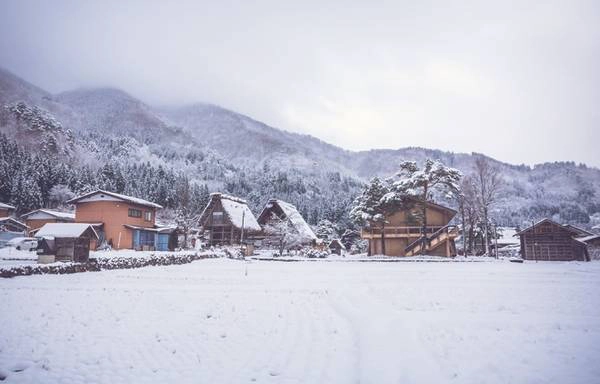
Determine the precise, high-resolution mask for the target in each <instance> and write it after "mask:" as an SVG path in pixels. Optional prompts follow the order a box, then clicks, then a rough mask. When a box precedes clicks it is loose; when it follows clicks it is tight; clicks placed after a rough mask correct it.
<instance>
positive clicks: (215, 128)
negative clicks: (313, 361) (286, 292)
mask: <svg viewBox="0 0 600 384" xmlns="http://www.w3.org/2000/svg"><path fill="white" fill-rule="evenodd" d="M19 101H23V102H25V104H26V105H27V106H28V107H29V108H36V107H39V108H41V109H43V110H45V111H47V112H48V114H49V115H50V116H52V117H53V118H55V119H56V120H57V121H58V122H59V123H60V126H61V127H62V129H64V130H65V131H69V130H70V131H72V132H73V135H74V137H75V144H72V143H71V144H69V145H74V147H75V149H74V150H73V151H72V152H73V157H74V158H75V159H77V162H83V163H85V164H89V165H90V166H92V167H100V166H102V165H103V164H105V163H108V162H119V163H121V164H123V163H142V162H143V163H150V164H152V165H153V166H163V167H165V168H169V169H174V170H176V171H177V172H183V173H184V174H185V175H186V176H187V177H188V178H189V179H190V180H191V181H192V182H197V183H202V184H206V185H207V186H208V187H209V189H210V190H217V189H218V190H224V191H226V192H229V193H233V194H239V195H242V196H244V197H246V198H248V199H249V200H250V204H251V207H253V209H254V208H257V209H259V208H260V207H261V205H262V204H264V203H265V202H266V199H268V198H269V197H277V198H282V199H288V200H290V202H292V203H294V204H295V205H296V206H298V208H299V209H300V210H301V212H302V213H303V215H308V216H309V221H311V223H314V220H316V218H318V217H320V216H319V213H318V212H320V210H322V206H323V205H327V206H329V207H331V206H333V205H336V207H334V208H332V209H334V210H335V211H336V212H337V213H336V214H335V216H340V215H344V214H345V215H346V216H347V212H345V213H344V210H345V209H347V204H349V202H350V201H351V200H352V198H353V197H354V196H355V195H356V193H357V191H358V188H359V185H360V182H362V181H365V180H367V179H369V178H370V177H373V176H375V175H377V176H383V177H388V176H391V175H393V174H394V172H395V171H396V169H397V167H398V164H399V163H400V162H401V161H403V160H416V161H418V162H419V161H422V160H424V159H425V158H435V159H440V160H441V161H442V162H444V163H445V164H447V165H450V166H453V167H455V168H458V169H459V170H461V171H462V172H463V173H470V172H471V171H472V169H473V163H474V159H475V155H476V154H464V153H452V152H444V151H439V150H434V149H425V148H401V149H397V150H377V149H375V150H370V151H360V152H354V151H348V150H345V149H342V148H340V147H337V146H335V145H331V144H328V143H325V142H323V141H321V140H319V139H317V138H314V137H311V136H308V135H301V134H296V133H291V132H286V131H284V130H280V129H276V128H273V127H270V126H268V125H266V124H263V123H261V122H259V121H256V120H254V119H252V118H250V117H248V116H244V115H242V114H239V113H236V112H233V111H230V110H227V109H224V108H221V107H219V106H215V105H211V104H193V105H188V106H182V107H171V108H157V107H152V106H149V105H147V104H145V103H144V102H142V101H141V100H139V99H136V98H135V97H133V96H131V95H129V94H127V93H126V92H123V91H121V90H118V89H112V88H96V89H78V90H74V91H68V92H64V93H61V94H58V95H51V94H50V93H48V92H46V91H44V90H42V89H40V88H38V87H36V86H34V85H32V84H30V83H28V82H26V81H25V80H22V79H20V78H18V77H17V76H15V75H13V74H11V73H9V72H7V71H4V70H0V103H1V105H0V106H1V107H2V108H1V109H0V132H3V133H5V134H6V135H7V136H8V137H9V138H13V139H17V138H18V136H17V135H16V134H15V132H16V131H15V130H14V124H13V123H10V118H11V117H10V116H9V115H7V109H6V108H5V106H6V105H10V104H11V103H12V104H14V103H16V102H19ZM7 116H8V117H7ZM11 127H12V128H11ZM27 132H28V134H31V135H34V136H35V134H36V131H32V130H28V131H27ZM40 135H41V133H40ZM29 140H31V141H32V142H35V137H29ZM40 140H41V136H40ZM63 142H68V141H64V140H59V145H63V144H62V143H63ZM478 156H479V155H478ZM489 160H490V161H491V162H492V163H494V164H495V165H496V166H498V167H500V168H501V170H502V175H503V178H504V180H505V183H504V184H505V188H504V194H505V199H504V201H503V202H502V203H501V204H499V206H498V207H497V212H498V215H499V217H500V218H501V220H502V221H503V222H505V223H507V222H509V221H511V220H513V219H514V220H515V221H517V222H518V221H522V220H524V219H525V218H529V217H530V216H531V217H540V216H553V215H557V214H559V213H560V215H561V219H562V220H568V221H573V222H579V221H585V220H586V218H585V217H584V216H586V215H587V217H589V216H590V215H593V214H594V213H596V212H598V215H599V216H600V192H596V191H600V170H598V169H596V168H590V167H586V166H585V165H576V164H574V163H564V162H563V163H547V164H542V165H538V166H535V167H528V166H522V165H511V164H506V163H502V162H499V161H496V160H494V159H489ZM263 194H269V195H270V196H263ZM330 200H333V201H330ZM311 212H312V213H311ZM311 217H312V219H311ZM330 219H333V220H335V219H336V218H335V217H331V218H330Z"/></svg>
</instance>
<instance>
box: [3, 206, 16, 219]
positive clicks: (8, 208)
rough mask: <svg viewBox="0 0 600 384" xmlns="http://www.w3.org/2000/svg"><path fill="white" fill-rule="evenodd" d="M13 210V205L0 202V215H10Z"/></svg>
mask: <svg viewBox="0 0 600 384" xmlns="http://www.w3.org/2000/svg"><path fill="white" fill-rule="evenodd" d="M14 212H15V207H13V206H12V205H8V204H5V203H0V217H10V216H12V214H13V213H14Z"/></svg>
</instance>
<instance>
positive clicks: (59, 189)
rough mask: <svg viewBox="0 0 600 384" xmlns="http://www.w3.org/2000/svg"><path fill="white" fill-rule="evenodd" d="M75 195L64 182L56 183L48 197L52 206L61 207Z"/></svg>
mask: <svg viewBox="0 0 600 384" xmlns="http://www.w3.org/2000/svg"><path fill="white" fill-rule="evenodd" d="M74 197H75V194H74V193H73V191H71V189H70V188H69V186H68V185H64V184H56V185H55V186H53V187H52V188H50V193H49V197H48V202H49V206H50V208H60V207H63V206H64V205H65V202H66V201H67V200H70V199H72V198H74Z"/></svg>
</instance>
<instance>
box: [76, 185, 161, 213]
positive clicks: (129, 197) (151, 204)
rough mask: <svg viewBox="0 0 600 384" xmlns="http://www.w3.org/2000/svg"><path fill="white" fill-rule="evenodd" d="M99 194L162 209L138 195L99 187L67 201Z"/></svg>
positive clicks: (77, 200)
mask: <svg viewBox="0 0 600 384" xmlns="http://www.w3.org/2000/svg"><path fill="white" fill-rule="evenodd" d="M98 194H103V195H108V196H111V197H114V198H116V199H118V200H123V201H127V202H129V203H132V204H137V205H142V206H146V207H152V208H158V209H162V205H159V204H156V203H153V202H151V201H148V200H144V199H140V198H138V197H132V196H127V195H122V194H120V193H115V192H109V191H104V190H102V189H98V190H96V191H93V192H89V193H86V194H84V195H81V196H78V197H75V198H73V199H71V200H69V201H67V203H69V204H75V203H77V202H79V201H80V200H83V199H87V198H89V197H92V196H94V195H98Z"/></svg>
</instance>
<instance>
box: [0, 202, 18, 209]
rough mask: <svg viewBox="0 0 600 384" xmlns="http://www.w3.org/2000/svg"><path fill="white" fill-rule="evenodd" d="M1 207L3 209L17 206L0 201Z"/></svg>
mask: <svg viewBox="0 0 600 384" xmlns="http://www.w3.org/2000/svg"><path fill="white" fill-rule="evenodd" d="M0 208H2V209H15V207H13V206H12V205H8V204H4V203H0Z"/></svg>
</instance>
